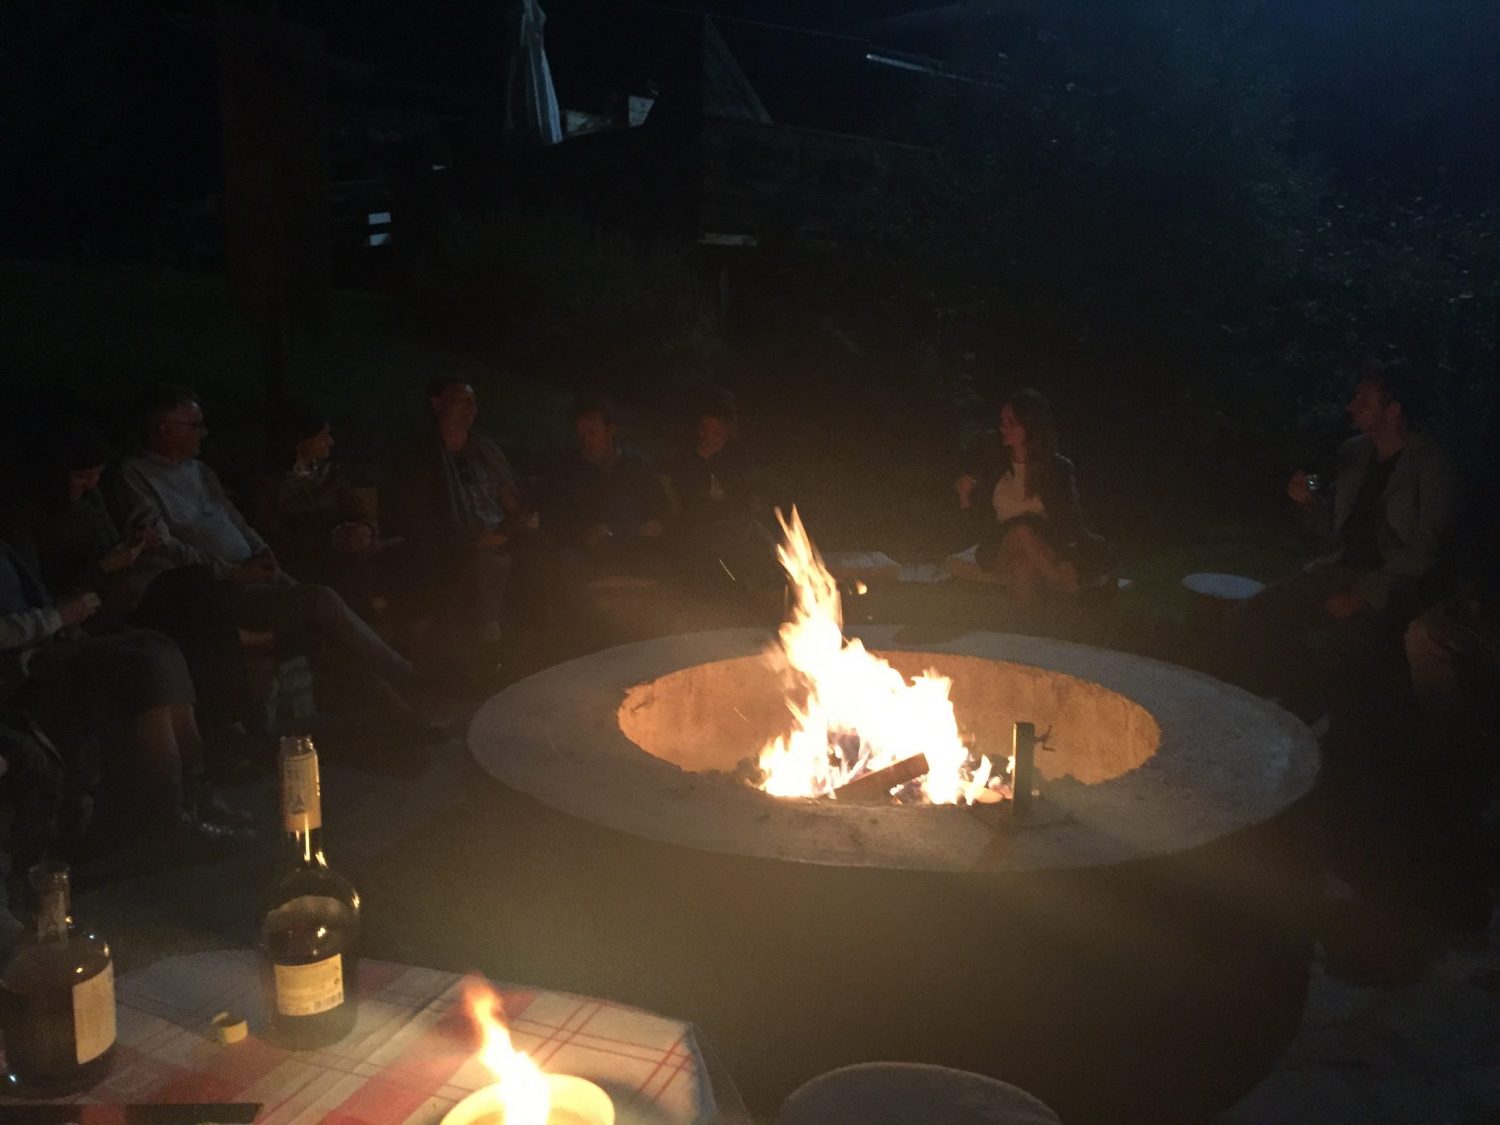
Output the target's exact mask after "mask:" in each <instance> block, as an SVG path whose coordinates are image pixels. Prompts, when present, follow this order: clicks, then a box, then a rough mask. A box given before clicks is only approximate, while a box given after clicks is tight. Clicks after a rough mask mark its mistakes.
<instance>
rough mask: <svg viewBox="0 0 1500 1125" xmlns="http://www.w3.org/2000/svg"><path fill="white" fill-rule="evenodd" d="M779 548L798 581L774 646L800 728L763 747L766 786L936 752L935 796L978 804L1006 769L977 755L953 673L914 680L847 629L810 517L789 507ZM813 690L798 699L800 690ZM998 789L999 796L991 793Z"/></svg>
mask: <svg viewBox="0 0 1500 1125" xmlns="http://www.w3.org/2000/svg"><path fill="white" fill-rule="evenodd" d="M777 519H778V520H779V521H780V522H781V530H782V542H781V544H780V545H779V546H778V547H777V550H776V554H777V557H778V558H779V559H780V560H781V565H782V569H784V570H785V571H786V574H787V578H788V579H789V580H790V582H791V589H792V595H793V605H792V609H791V614H790V616H789V617H788V619H787V620H786V621H785V622H784V623H783V624H782V626H781V633H780V639H781V645H780V648H779V649H773V650H772V656H773V658H774V659H776V660H777V662H778V663H780V664H781V665H782V673H783V679H784V680H785V681H786V686H787V689H788V690H787V709H788V710H789V711H791V713H792V720H793V723H792V732H791V734H789V735H786V736H782V737H777V738H775V739H772V740H771V741H770V742H768V743H767V744H766V745H765V746H764V747H762V748H761V752H760V768H761V772H762V773H763V774H764V780H763V781H762V782H761V788H762V789H763V790H765V791H766V792H767V793H770V794H771V795H772V796H775V797H823V796H828V795H831V794H833V793H834V791H835V790H836V789H838V787H839V786H841V785H843V784H845V783H846V782H848V781H852V780H853V779H854V778H855V777H857V776H859V775H860V774H862V773H867V772H870V771H872V770H878V769H884V768H885V767H886V766H891V765H895V764H896V763H897V762H903V761H905V760H906V759H908V758H911V757H914V756H915V755H917V754H925V755H926V756H927V767H928V769H927V773H926V774H925V775H924V776H923V777H922V778H921V780H920V788H921V791H922V796H923V798H924V799H925V800H927V801H928V802H930V803H932V804H935V805H951V804H957V803H963V804H969V803H973V802H974V801H976V800H978V799H980V793H981V792H984V791H986V790H988V791H990V792H999V791H1001V789H1002V788H1003V785H1004V780H1003V778H1000V777H996V776H992V775H993V772H994V771H993V766H992V765H991V763H990V760H989V759H988V758H982V759H981V760H980V763H979V765H978V766H977V767H972V768H971V767H970V765H969V749H968V747H967V746H965V745H964V742H963V739H962V738H961V737H960V735H959V731H958V719H957V716H955V714H954V712H953V703H952V701H951V700H950V699H949V698H948V692H949V689H950V688H951V687H952V681H951V680H949V679H948V678H947V677H946V676H940V675H938V674H937V673H936V672H935V671H932V670H928V671H926V672H923V673H922V674H921V675H920V676H918V677H917V678H916V679H914V680H912V681H910V682H908V681H907V680H906V678H905V677H904V676H902V675H901V673H900V672H898V671H896V669H894V668H892V667H891V666H890V665H889V664H887V663H886V662H885V661H884V660H882V659H880V657H878V656H875V655H874V654H872V653H870V652H868V651H866V649H865V647H864V645H863V644H862V643H861V642H860V641H859V640H858V639H857V638H856V639H854V640H846V639H845V638H844V633H843V620H844V618H843V605H842V602H841V599H840V597H839V589H838V583H837V582H836V581H835V580H834V578H833V576H832V575H831V574H829V572H828V568H827V567H825V566H824V565H823V560H822V558H821V557H820V556H819V555H818V552H817V549H816V548H815V547H814V546H813V544H812V540H811V539H810V538H809V537H808V535H807V531H806V529H805V528H804V527H803V526H802V519H801V517H800V516H799V515H798V514H797V509H796V508H793V509H792V515H791V519H790V520H787V519H786V518H784V517H783V516H782V515H781V513H780V512H777ZM803 696H805V698H806V703H805V704H804V705H802V706H799V705H798V704H797V703H796V702H795V700H796V699H798V698H802V697H803ZM992 799H993V798H992Z"/></svg>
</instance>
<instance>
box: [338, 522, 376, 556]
mask: <svg viewBox="0 0 1500 1125" xmlns="http://www.w3.org/2000/svg"><path fill="white" fill-rule="evenodd" d="M374 544H375V532H374V529H372V528H371V527H370V525H369V524H367V523H363V522H360V523H345V524H340V525H339V526H338V527H336V528H334V529H333V545H334V548H335V549H336V550H339V551H344V552H347V553H348V554H351V555H357V554H359V553H360V552H361V551H368V550H369V549H370V548H371V547H372V546H374Z"/></svg>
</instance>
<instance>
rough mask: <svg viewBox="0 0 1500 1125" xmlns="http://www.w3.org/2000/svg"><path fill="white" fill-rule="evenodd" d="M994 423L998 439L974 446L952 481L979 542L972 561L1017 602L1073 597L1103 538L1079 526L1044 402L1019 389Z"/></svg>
mask: <svg viewBox="0 0 1500 1125" xmlns="http://www.w3.org/2000/svg"><path fill="white" fill-rule="evenodd" d="M999 421H1000V424H999V431H998V439H999V440H998V443H997V444H995V445H991V446H988V447H986V448H982V449H981V450H980V451H979V452H980V456H979V457H977V458H976V459H975V462H974V464H972V465H971V467H970V468H969V469H968V470H967V471H966V472H965V473H964V475H963V476H961V477H960V478H959V480H958V482H957V485H956V490H957V492H958V499H959V507H960V508H961V509H963V510H964V511H966V512H967V513H969V516H970V519H971V520H972V521H973V523H974V525H975V530H976V534H977V537H978V540H979V544H978V550H977V552H976V561H977V562H978V563H979V565H980V567H981V569H983V570H985V571H986V572H988V573H991V574H994V575H996V576H998V577H999V579H1000V580H1001V582H1002V583H1003V584H1004V585H1005V586H1006V587H1007V588H1008V589H1009V590H1010V591H1011V593H1012V594H1013V595H1014V596H1015V597H1016V599H1017V600H1018V601H1021V602H1023V603H1034V602H1036V601H1037V600H1039V599H1040V598H1042V597H1043V596H1045V595H1070V594H1075V593H1077V592H1078V590H1079V588H1080V586H1082V585H1087V584H1089V583H1090V582H1092V581H1094V580H1096V579H1097V578H1099V577H1100V576H1101V575H1102V574H1103V573H1105V571H1107V570H1108V568H1109V560H1108V552H1107V550H1106V549H1105V546H1104V541H1103V540H1102V539H1101V538H1100V537H1099V536H1097V535H1094V534H1093V533H1092V532H1090V531H1089V530H1088V528H1087V527H1086V526H1085V524H1084V520H1083V509H1082V507H1081V505H1080V503H1079V500H1078V480H1077V476H1076V474H1075V472H1074V469H1073V462H1071V461H1069V460H1068V459H1067V458H1066V457H1064V456H1063V455H1062V454H1061V453H1059V452H1058V439H1057V423H1056V421H1055V420H1054V418H1053V414H1052V407H1051V405H1050V404H1049V403H1048V402H1047V399H1046V397H1045V396H1044V395H1043V394H1042V393H1041V392H1040V391H1038V390H1035V389H1034V388H1031V387H1023V388H1021V389H1020V390H1018V391H1016V392H1014V393H1013V394H1010V395H1008V396H1006V398H1005V400H1004V401H1003V403H1002V404H1001V407H1000V419H999Z"/></svg>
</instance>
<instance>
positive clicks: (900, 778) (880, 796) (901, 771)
mask: <svg viewBox="0 0 1500 1125" xmlns="http://www.w3.org/2000/svg"><path fill="white" fill-rule="evenodd" d="M926 772H927V755H926V754H913V755H912V756H911V757H910V758H904V759H902V760H901V761H899V762H897V763H895V764H894V765H890V766H886V767H885V768H884V769H878V770H871V771H870V772H869V773H862V774H860V775H859V776H858V777H856V778H855V779H854V780H853V781H850V782H847V783H846V784H844V785H840V786H839V787H838V788H837V789H835V790H834V791H833V795H834V796H835V797H837V798H838V799H839V800H840V801H852V802H854V803H855V804H868V803H877V802H881V801H886V800H888V799H889V798H890V795H891V790H892V789H894V788H896V786H898V785H905V784H906V783H907V782H908V781H915V780H916V779H917V778H919V777H921V776H922V775H923V774H925V773H926Z"/></svg>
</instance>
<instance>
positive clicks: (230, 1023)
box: [209, 1012, 250, 1043]
mask: <svg viewBox="0 0 1500 1125" xmlns="http://www.w3.org/2000/svg"><path fill="white" fill-rule="evenodd" d="M209 1022H210V1023H211V1024H212V1025H213V1029H214V1038H216V1039H217V1040H218V1041H219V1042H220V1043H238V1042H239V1041H240V1040H241V1039H243V1038H245V1036H246V1035H248V1034H249V1033H250V1028H249V1027H248V1026H247V1025H246V1023H245V1021H244V1020H243V1019H241V1018H240V1017H239V1016H237V1015H235V1014H234V1013H233V1012H220V1013H219V1014H218V1015H216V1016H215V1017H214V1018H213V1019H212V1020H210V1021H209Z"/></svg>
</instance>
